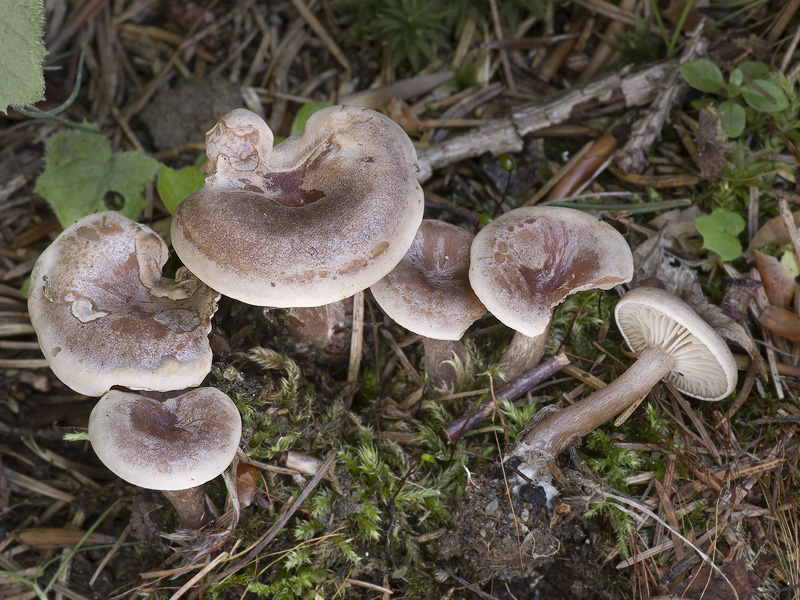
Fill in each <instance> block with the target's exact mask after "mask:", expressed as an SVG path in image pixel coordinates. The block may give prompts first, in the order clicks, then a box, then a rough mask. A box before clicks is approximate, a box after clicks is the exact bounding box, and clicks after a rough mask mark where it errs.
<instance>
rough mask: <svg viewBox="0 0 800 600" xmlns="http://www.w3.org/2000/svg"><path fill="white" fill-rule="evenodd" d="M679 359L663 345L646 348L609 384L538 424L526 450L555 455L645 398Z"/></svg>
mask: <svg viewBox="0 0 800 600" xmlns="http://www.w3.org/2000/svg"><path fill="white" fill-rule="evenodd" d="M676 363H677V361H676V360H675V358H674V357H673V356H672V355H671V354H670V353H669V352H668V351H667V350H666V349H664V348H662V347H661V346H652V347H650V348H647V349H646V350H644V351H642V353H641V355H640V356H639V358H638V360H637V361H636V362H635V363H633V364H632V365H631V366H630V367H629V368H628V370H627V371H625V372H624V373H623V374H622V375H620V376H619V377H617V378H616V379H615V380H614V381H613V382H611V383H610V384H609V385H607V386H606V387H604V388H603V389H601V390H598V391H596V392H594V393H593V394H592V395H590V396H589V397H588V398H585V399H584V400H581V401H580V402H577V403H575V404H572V405H571V406H568V407H566V408H564V409H562V410H560V411H558V412H557V413H555V414H553V415H552V416H550V417H547V418H546V419H544V420H543V421H541V422H540V423H538V424H537V425H535V426H534V427H533V428H532V429H531V430H530V431H529V432H528V434H527V435H526V436H525V439H524V440H523V442H522V447H523V448H524V449H525V452H526V453H527V452H533V453H539V454H542V455H544V456H545V457H547V458H550V459H553V458H555V457H556V456H558V455H559V454H561V452H563V451H564V450H566V449H567V448H568V447H569V446H570V444H572V443H573V442H575V440H577V439H579V438H582V437H583V436H585V435H586V434H587V433H589V432H590V431H592V430H594V429H596V428H597V427H599V426H600V425H602V424H603V423H605V422H606V421H608V420H609V419H611V418H612V417H614V416H616V415H618V414H619V413H621V412H622V411H624V410H625V409H626V408H628V407H629V406H630V405H632V404H633V403H634V402H636V401H637V400H639V399H640V398H643V397H644V396H645V395H646V394H647V392H649V391H650V390H651V389H652V388H653V386H655V385H656V384H657V383H658V382H659V381H661V379H662V378H663V377H664V376H665V375H667V373H669V372H670V371H671V370H672V369H673V368H674V367H675V365H676Z"/></svg>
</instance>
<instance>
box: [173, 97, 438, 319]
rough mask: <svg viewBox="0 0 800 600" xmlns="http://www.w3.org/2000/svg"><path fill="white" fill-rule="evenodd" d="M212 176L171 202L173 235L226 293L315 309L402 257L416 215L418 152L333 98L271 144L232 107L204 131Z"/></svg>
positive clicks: (200, 271) (253, 119)
mask: <svg viewBox="0 0 800 600" xmlns="http://www.w3.org/2000/svg"><path fill="white" fill-rule="evenodd" d="M206 143H207V148H208V149H207V152H208V156H209V164H210V171H211V175H210V176H209V177H207V178H206V182H205V185H204V186H203V188H201V189H200V190H199V191H197V192H196V193H195V194H193V195H192V196H191V197H189V198H188V199H186V200H185V201H184V202H182V203H181V204H180V206H179V207H178V209H177V211H176V213H175V218H174V219H173V222H172V243H173V245H174V247H175V250H176V252H177V253H178V256H180V258H181V260H182V261H183V263H184V264H185V265H186V266H187V267H188V268H189V269H191V271H192V272H193V273H195V274H196V275H197V276H198V277H199V278H200V279H202V280H203V281H205V282H206V283H207V284H208V285H210V286H211V287H213V288H214V289H216V290H218V291H220V292H221V293H223V294H225V295H226V296H230V297H232V298H236V299H237V300H241V301H243V302H247V303H249V304H255V305H259V306H273V307H282V308H288V307H300V306H321V305H323V304H328V303H330V302H335V301H337V300H341V299H343V298H347V297H349V296H351V295H353V294H354V293H356V292H357V291H360V290H363V289H365V288H367V287H369V286H370V285H372V284H373V283H375V282H376V281H378V280H379V279H380V278H381V277H383V276H384V275H386V274H387V273H388V272H389V271H391V270H392V269H393V268H394V266H395V265H396V264H397V263H398V262H400V259H402V258H403V255H404V254H405V253H406V250H408V247H409V246H410V245H411V242H412V240H413V239H414V234H415V232H416V230H417V228H418V227H419V224H420V221H421V220H422V211H423V197H422V189H421V188H420V186H419V183H417V179H416V174H417V171H418V166H417V160H416V153H415V151H414V147H413V145H412V144H411V141H410V140H409V139H408V136H407V135H406V134H405V132H403V130H402V129H401V128H400V127H399V126H398V125H397V124H395V123H394V122H393V121H391V120H390V119H388V118H387V117H384V116H383V115H381V114H380V113H377V112H374V111H372V110H369V109H365V108H359V107H352V106H336V107H330V108H327V109H323V110H321V111H319V112H317V113H315V114H313V115H312V116H311V118H310V119H309V120H308V123H307V124H306V127H305V129H304V130H303V131H301V132H298V133H296V134H294V135H293V136H291V137H290V138H288V139H287V140H285V141H283V142H282V143H280V144H278V145H277V146H275V147H274V148H272V133H271V132H270V131H269V129H268V128H267V126H266V124H265V123H264V122H263V121H262V120H261V119H260V118H259V117H258V116H257V115H255V114H254V113H251V112H250V111H247V110H244V109H238V110H235V111H233V112H232V113H230V114H228V115H226V116H225V117H223V118H222V119H221V120H220V122H219V123H218V124H217V126H216V127H215V128H214V129H213V130H212V131H210V132H209V133H208V134H207V136H206Z"/></svg>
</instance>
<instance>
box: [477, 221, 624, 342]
mask: <svg viewBox="0 0 800 600" xmlns="http://www.w3.org/2000/svg"><path fill="white" fill-rule="evenodd" d="M632 276H633V257H632V255H631V250H630V248H629V247H628V244H627V242H626V241H625V238H623V237H622V235H620V234H619V232H617V230H616V229H614V228H613V227H611V226H610V225H608V224H606V223H604V222H602V221H600V220H598V219H597V218H595V217H593V216H591V215H589V214H586V213H584V212H581V211H579V210H574V209H571V208H557V207H550V206H541V207H539V206H534V207H523V208H517V209H515V210H512V211H509V212H507V213H506V214H504V215H502V216H500V217H498V218H497V219H495V220H494V221H492V222H491V223H489V224H488V225H487V226H486V227H484V228H483V229H482V230H481V231H480V232H478V235H476V236H475V241H474V242H473V243H472V255H471V263H470V269H469V279H470V282H471V284H472V289H474V290H475V293H476V294H477V295H478V298H480V299H481V302H483V303H484V304H485V305H486V308H487V309H489V311H491V313H492V314H494V315H495V316H496V317H497V318H498V319H499V320H500V321H501V322H502V323H504V324H505V325H507V326H508V327H511V328H512V329H515V330H516V331H519V332H520V333H522V334H524V335H527V336H529V337H534V336H537V335H540V334H541V333H542V332H544V331H545V330H546V329H547V327H548V324H549V323H550V318H551V314H552V309H553V308H554V307H555V306H557V305H558V304H560V303H561V302H562V301H563V300H564V298H566V297H567V296H568V295H569V294H573V293H575V292H579V291H581V290H587V289H596V288H599V289H604V290H607V289H611V288H613V287H614V286H615V285H619V284H621V283H625V282H627V281H630V280H631V277H632Z"/></svg>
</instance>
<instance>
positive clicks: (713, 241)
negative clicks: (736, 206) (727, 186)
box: [694, 208, 745, 261]
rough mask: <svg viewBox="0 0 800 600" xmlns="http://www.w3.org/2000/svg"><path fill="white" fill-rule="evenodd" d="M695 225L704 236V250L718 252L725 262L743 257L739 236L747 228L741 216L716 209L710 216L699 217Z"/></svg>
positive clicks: (722, 209)
mask: <svg viewBox="0 0 800 600" xmlns="http://www.w3.org/2000/svg"><path fill="white" fill-rule="evenodd" d="M694 224H695V227H697V231H699V232H700V235H702V236H703V248H705V249H706V250H711V251H712V252H716V253H717V254H719V256H720V258H721V259H722V260H725V261H729V260H735V259H737V258H739V256H741V254H742V245H741V244H740V243H739V238H738V236H739V234H740V233H741V232H742V231H744V226H745V221H744V219H743V218H742V216H741V215H739V214H737V213H733V212H730V211H728V210H725V209H724V208H715V209H714V210H713V211H712V212H711V214H710V215H703V216H702V217H697V218H696V219H695V220H694Z"/></svg>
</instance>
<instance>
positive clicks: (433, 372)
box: [422, 337, 467, 389]
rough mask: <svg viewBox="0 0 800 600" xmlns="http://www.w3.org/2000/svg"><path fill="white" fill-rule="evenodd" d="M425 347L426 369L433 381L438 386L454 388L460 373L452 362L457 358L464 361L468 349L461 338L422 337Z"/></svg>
mask: <svg viewBox="0 0 800 600" xmlns="http://www.w3.org/2000/svg"><path fill="white" fill-rule="evenodd" d="M422 345H423V347H424V349H425V370H426V371H427V372H428V377H429V378H430V381H431V383H432V384H433V385H434V386H435V387H438V388H441V387H444V388H448V389H449V388H453V389H455V387H456V385H457V384H458V373H457V372H456V369H455V367H454V366H453V364H452V363H451V362H448V361H452V360H454V359H455V358H457V359H458V360H460V361H461V362H462V363H463V362H464V359H465V358H466V356H467V349H466V347H465V346H464V343H463V342H462V341H461V340H435V339H433V338H429V337H423V338H422Z"/></svg>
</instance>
